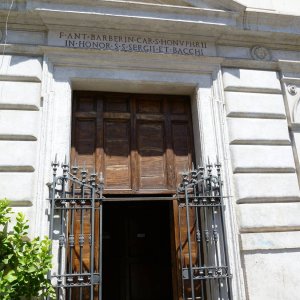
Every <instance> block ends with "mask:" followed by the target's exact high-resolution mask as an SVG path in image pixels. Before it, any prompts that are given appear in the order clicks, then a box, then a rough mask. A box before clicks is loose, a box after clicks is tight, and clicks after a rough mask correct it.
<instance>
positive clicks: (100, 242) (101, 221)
mask: <svg viewBox="0 0 300 300" xmlns="http://www.w3.org/2000/svg"><path fill="white" fill-rule="evenodd" d="M101 198H102V197H101ZM99 210H100V212H99V218H100V220H99V266H98V269H99V276H100V279H99V280H100V282H99V299H98V300H102V283H103V275H102V268H103V267H102V253H103V252H102V249H103V234H102V232H103V203H102V199H101V202H100V208H99Z"/></svg>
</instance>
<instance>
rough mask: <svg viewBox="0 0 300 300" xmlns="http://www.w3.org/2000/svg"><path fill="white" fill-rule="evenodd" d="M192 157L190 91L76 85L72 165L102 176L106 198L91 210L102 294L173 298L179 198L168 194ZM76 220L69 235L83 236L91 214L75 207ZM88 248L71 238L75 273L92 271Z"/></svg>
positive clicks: (120, 299) (116, 298)
mask: <svg viewBox="0 0 300 300" xmlns="http://www.w3.org/2000/svg"><path fill="white" fill-rule="evenodd" d="M193 156H194V153H193V135H192V121H191V109H190V99H189V97H186V96H166V95H144V94H121V93H100V92H86V91H79V92H74V100H73V119H72V150H71V161H72V164H73V165H74V163H75V164H79V165H81V166H85V167H86V169H87V170H88V172H89V173H93V172H94V173H95V174H101V176H102V177H103V178H104V182H103V185H104V192H103V193H104V197H105V199H104V202H103V206H102V208H101V209H102V212H99V213H98V212H96V213H95V231H94V236H95V240H94V244H95V246H94V249H95V253H99V254H98V256H99V258H101V259H102V264H101V263H100V265H99V273H102V276H103V277H102V278H103V282H102V283H103V284H102V285H101V293H102V295H103V300H147V299H149V300H150V299H158V300H159V299H164V300H172V299H177V294H178V288H179V285H180V278H179V273H178V272H179V271H178V270H179V269H178V268H179V264H178V263H179V260H178V255H179V247H178V241H177V240H176V239H177V237H178V225H176V222H177V223H178V221H177V220H178V217H177V215H176V213H177V209H174V207H173V206H174V205H175V207H177V206H178V204H177V202H176V201H175V200H174V201H173V200H172V195H174V194H175V193H176V188H177V186H178V184H179V183H180V182H181V179H182V176H181V172H183V171H187V170H189V169H191V167H192V161H193ZM124 199H126V201H124ZM137 199H138V200H137ZM158 199H160V200H158ZM165 199H168V201H166V202H165ZM153 200H155V201H153ZM174 203H175V204H174ZM76 218H77V219H76ZM76 220H77V221H76ZM174 220H175V221H174ZM74 222H75V224H78V225H75V227H74V235H75V236H77V235H81V236H82V235H85V232H84V231H85V228H87V229H86V231H87V232H86V236H88V232H89V230H90V229H89V228H91V225H90V224H91V218H89V217H88V216H86V217H84V218H82V217H81V215H79V214H78V216H77V217H76V213H75V221H74ZM100 223H101V224H103V227H102V229H101V231H102V232H101V233H100V231H99V230H100V228H101V226H100V227H99V226H98V224H100ZM75 244H76V243H75ZM85 247H86V248H85ZM101 249H102V250H101ZM80 251H81V252H80ZM85 253H89V245H88V244H84V245H82V246H81V248H80V246H76V245H75V248H74V255H73V257H74V259H73V261H72V262H71V265H72V269H73V270H72V271H73V272H79V273H80V272H82V271H84V267H85V266H87V267H86V272H89V267H88V266H89V265H90V262H91V261H90V256H88V255H85ZM96 256H97V255H96ZM96 256H95V257H96ZM98 256H97V257H98ZM95 266H98V264H97V263H96V261H95ZM96 269H97V268H96ZM81 290H83V289H81ZM94 294H95V295H98V294H99V293H98V289H95V292H94ZM78 295H80V294H79V293H73V294H72V297H71V298H72V299H77V297H79V298H78V299H89V298H90V294H89V293H87V292H85V293H83V295H82V296H81V298H80V296H78ZM95 297H96V298H95V299H98V297H99V296H95Z"/></svg>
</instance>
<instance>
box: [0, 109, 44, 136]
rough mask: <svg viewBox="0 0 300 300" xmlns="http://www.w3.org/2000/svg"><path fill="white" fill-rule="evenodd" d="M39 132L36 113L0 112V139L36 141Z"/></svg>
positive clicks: (37, 113)
mask: <svg viewBox="0 0 300 300" xmlns="http://www.w3.org/2000/svg"><path fill="white" fill-rule="evenodd" d="M38 130H39V112H37V111H16V110H2V111H0V139H4V140H36V139H37V134H38Z"/></svg>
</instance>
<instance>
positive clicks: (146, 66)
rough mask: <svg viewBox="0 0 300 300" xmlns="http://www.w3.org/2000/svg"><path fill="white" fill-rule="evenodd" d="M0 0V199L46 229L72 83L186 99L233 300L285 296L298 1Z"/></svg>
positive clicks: (298, 71) (295, 234)
mask: <svg viewBox="0 0 300 300" xmlns="http://www.w3.org/2000/svg"><path fill="white" fill-rule="evenodd" d="M8 2H10V1H1V3H0V30H1V31H0V32H1V34H0V42H1V44H0V50H1V55H0V152H1V157H0V182H1V184H0V196H1V198H2V197H6V198H9V199H11V200H12V205H13V206H15V209H16V210H21V211H23V212H25V213H26V214H27V216H28V217H29V218H30V222H31V225H32V226H31V227H32V232H31V233H32V234H33V235H44V234H48V219H47V213H48V211H47V209H48V204H47V201H46V200H45V199H46V198H47V194H48V189H47V186H46V183H47V182H49V181H50V178H51V170H50V162H51V160H52V159H53V158H54V155H55V153H57V154H58V157H59V159H60V160H61V159H63V157H64V155H65V154H66V153H70V140H71V101H72V91H73V90H97V91H114V92H132V93H156V94H159V93H162V94H185V95H190V96H191V100H192V114H193V126H194V140H195V150H196V156H197V157H196V159H197V162H203V161H205V160H206V158H207V156H211V157H215V156H216V155H218V156H219V157H220V158H221V161H222V163H223V165H224V167H225V171H224V173H225V174H224V175H225V177H226V181H225V189H226V193H227V194H229V195H230V196H231V197H230V200H229V201H228V203H226V204H227V210H226V225H227V228H228V237H229V240H230V243H229V245H228V247H229V254H230V261H231V269H232V273H233V280H232V282H233V299H235V300H243V299H245V300H246V299H248V300H269V299H270V300H271V299H272V300H275V299H278V300H290V299H298V298H299V296H298V295H299V294H300V287H299V284H298V281H299V278H300V277H299V268H300V218H299V216H300V203H299V201H300V193H299V172H300V167H299V155H300V154H299V151H300V109H299V101H300V100H299V99H300V48H299V42H300V26H299V25H300V17H299V16H298V15H300V6H299V4H298V1H296V0H294V1H293V0H289V1H277V2H278V3H277V4H275V1H273V2H274V3H273V2H272V1H264V2H265V3H264V4H263V3H261V2H263V1H256V0H251V1H250V0H247V1H246V0H243V1H231V0H219V1H214V0H203V1H195V0H162V1H155V0H153V1H152V0H148V1H139V2H137V1H131V2H129V1H105V0H104V1H94V0H87V1H84V3H83V2H82V1H79V0H59V1H58V0H54V1H46V0H19V1H14V2H12V6H11V7H10V3H8ZM279 2H280V3H279ZM281 2H285V6H284V7H283V6H282V5H283V4H282V3H281ZM286 2H290V5H286ZM10 8H11V10H10ZM297 14H298V15H297ZM6 21H8V22H7V23H6ZM6 33H7V34H6Z"/></svg>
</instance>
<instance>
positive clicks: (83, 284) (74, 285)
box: [57, 282, 100, 288]
mask: <svg viewBox="0 0 300 300" xmlns="http://www.w3.org/2000/svg"><path fill="white" fill-rule="evenodd" d="M96 285H100V282H94V283H93V284H91V283H82V284H77V283H76V284H60V285H57V287H60V288H75V287H82V288H85V287H86V288H88V287H91V286H96Z"/></svg>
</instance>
